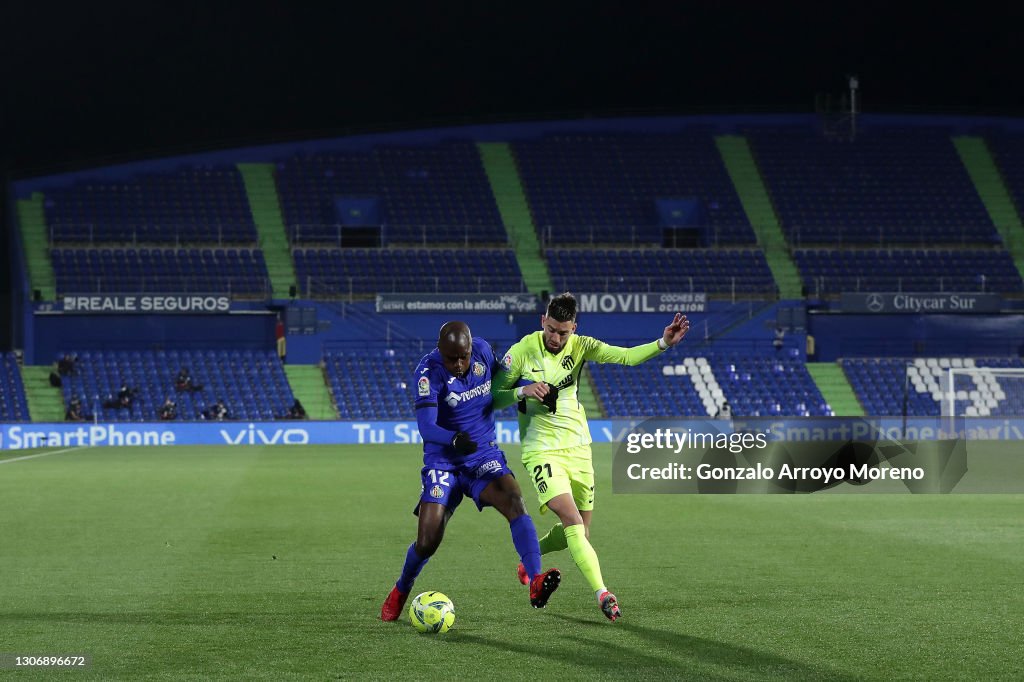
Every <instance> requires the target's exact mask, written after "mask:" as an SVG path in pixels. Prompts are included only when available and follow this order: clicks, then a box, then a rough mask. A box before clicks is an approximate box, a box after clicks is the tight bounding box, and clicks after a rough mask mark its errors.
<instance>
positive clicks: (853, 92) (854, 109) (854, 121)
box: [850, 76, 860, 139]
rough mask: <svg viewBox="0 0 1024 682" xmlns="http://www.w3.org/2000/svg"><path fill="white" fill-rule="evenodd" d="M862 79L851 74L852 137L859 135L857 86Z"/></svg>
mask: <svg viewBox="0 0 1024 682" xmlns="http://www.w3.org/2000/svg"><path fill="white" fill-rule="evenodd" d="M859 87H860V81H858V80H857V76H850V139H853V138H855V137H856V136H857V88H859Z"/></svg>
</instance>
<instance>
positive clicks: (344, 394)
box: [324, 341, 517, 420]
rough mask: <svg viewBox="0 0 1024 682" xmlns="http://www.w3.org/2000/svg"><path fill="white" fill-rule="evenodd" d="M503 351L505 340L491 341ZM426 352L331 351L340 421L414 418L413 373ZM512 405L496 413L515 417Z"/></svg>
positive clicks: (330, 370)
mask: <svg viewBox="0 0 1024 682" xmlns="http://www.w3.org/2000/svg"><path fill="white" fill-rule="evenodd" d="M492 343H494V346H495V347H496V348H506V347H508V346H509V345H511V344H510V342H508V341H501V342H492ZM427 352H429V349H427V350H423V349H419V348H417V349H413V348H374V349H357V350H332V351H329V352H328V353H326V354H325V356H324V364H325V366H326V368H327V378H328V382H329V383H330V387H331V392H332V394H333V395H334V401H335V404H336V405H337V406H338V413H339V414H340V415H341V418H342V419H415V418H416V415H415V413H414V411H413V407H412V405H413V400H414V398H415V395H414V391H415V385H414V384H413V382H412V375H413V371H414V370H415V368H416V365H417V364H419V361H420V359H422V358H423V356H424V355H425V354H426V353H427ZM516 414H517V412H516V408H515V406H512V407H507V408H505V409H503V410H500V411H499V412H498V413H497V417H498V418H499V419H511V420H514V419H515V418H516Z"/></svg>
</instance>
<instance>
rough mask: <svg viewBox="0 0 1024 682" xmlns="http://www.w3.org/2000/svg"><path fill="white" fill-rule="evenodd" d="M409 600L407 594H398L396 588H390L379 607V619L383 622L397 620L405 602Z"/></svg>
mask: <svg viewBox="0 0 1024 682" xmlns="http://www.w3.org/2000/svg"><path fill="white" fill-rule="evenodd" d="M408 598H409V593H408V592H399V591H398V587H392V588H391V593H390V594H389V595H388V598H387V599H385V600H384V605H383V606H381V607H380V619H381V620H383V621H393V620H398V618H399V616H401V615H402V609H404V608H405V600H406V599H408Z"/></svg>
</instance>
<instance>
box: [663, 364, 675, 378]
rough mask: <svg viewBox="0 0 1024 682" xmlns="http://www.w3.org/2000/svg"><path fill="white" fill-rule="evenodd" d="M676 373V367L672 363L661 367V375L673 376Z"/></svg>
mask: <svg viewBox="0 0 1024 682" xmlns="http://www.w3.org/2000/svg"><path fill="white" fill-rule="evenodd" d="M675 375H676V368H675V367H674V366H672V365H665V366H664V367H662V368H661V376H663V377H674V376H675Z"/></svg>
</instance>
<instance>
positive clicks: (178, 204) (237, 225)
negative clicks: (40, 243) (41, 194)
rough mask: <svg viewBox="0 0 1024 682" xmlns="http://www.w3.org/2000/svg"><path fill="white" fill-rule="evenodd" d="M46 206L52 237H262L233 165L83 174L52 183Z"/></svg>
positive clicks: (158, 240)
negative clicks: (104, 176)
mask: <svg viewBox="0 0 1024 682" xmlns="http://www.w3.org/2000/svg"><path fill="white" fill-rule="evenodd" d="M44 207H45V214H46V223H47V225H49V229H50V243H51V244H52V245H65V244H104V243H109V244H115V243H120V244H174V245H181V244H211V243H212V244H232V245H247V246H252V245H255V243H256V226H255V224H254V223H253V219H252V214H251V212H250V210H249V202H248V199H247V197H246V194H245V188H244V186H243V183H242V178H241V176H240V175H239V173H238V170H237V169H236V168H234V167H233V166H210V165H204V166H190V167H188V168H182V169H180V170H178V171H177V172H175V173H146V174H140V175H138V176H136V177H134V178H132V179H130V180H125V181H117V182H110V181H99V180H87V181H81V182H77V183H75V184H73V185H71V186H69V187H65V188H59V189H51V190H48V191H47V197H46V202H45V204H44Z"/></svg>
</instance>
